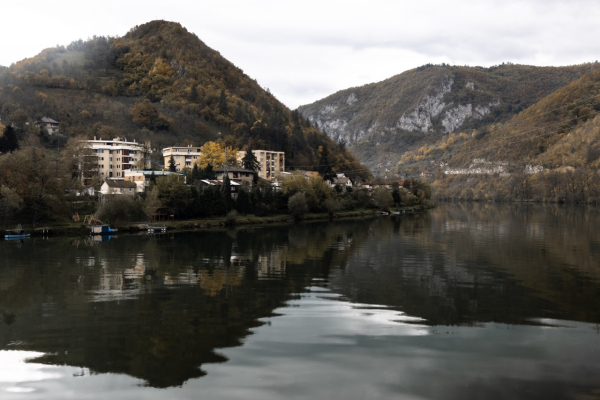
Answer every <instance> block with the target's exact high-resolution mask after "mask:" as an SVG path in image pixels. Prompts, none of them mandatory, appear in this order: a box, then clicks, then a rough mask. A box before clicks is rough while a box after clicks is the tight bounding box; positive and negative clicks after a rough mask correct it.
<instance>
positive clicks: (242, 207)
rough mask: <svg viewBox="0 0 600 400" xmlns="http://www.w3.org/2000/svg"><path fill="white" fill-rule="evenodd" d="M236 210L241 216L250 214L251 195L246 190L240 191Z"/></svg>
mask: <svg viewBox="0 0 600 400" xmlns="http://www.w3.org/2000/svg"><path fill="white" fill-rule="evenodd" d="M235 209H236V210H237V212H239V213H240V214H249V213H250V211H251V204H250V195H249V194H248V192H246V191H245V190H244V189H240V192H239V193H238V197H237V199H236V201H235Z"/></svg>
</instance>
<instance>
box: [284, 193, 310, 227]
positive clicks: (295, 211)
mask: <svg viewBox="0 0 600 400" xmlns="http://www.w3.org/2000/svg"><path fill="white" fill-rule="evenodd" d="M288 210H289V211H290V214H291V215H292V217H294V219H295V220H296V221H299V220H301V219H302V217H304V214H306V212H307V211H308V205H307V204H306V197H304V193H302V192H298V193H296V194H295V195H293V196H292V197H290V199H289V200H288Z"/></svg>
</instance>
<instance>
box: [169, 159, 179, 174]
mask: <svg viewBox="0 0 600 400" xmlns="http://www.w3.org/2000/svg"><path fill="white" fill-rule="evenodd" d="M169 171H171V172H177V167H176V166H175V159H174V158H173V156H172V155H171V158H169Z"/></svg>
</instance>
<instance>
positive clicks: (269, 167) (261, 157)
mask: <svg viewBox="0 0 600 400" xmlns="http://www.w3.org/2000/svg"><path fill="white" fill-rule="evenodd" d="M252 153H254V156H255V157H256V159H257V160H258V163H259V164H260V169H259V171H258V176H259V177H261V178H263V179H268V180H270V181H271V180H273V179H275V176H276V175H277V174H278V173H280V172H285V152H283V151H268V150H252ZM245 155H246V152H245V151H239V152H238V161H239V162H240V163H241V162H242V158H244V156H245Z"/></svg>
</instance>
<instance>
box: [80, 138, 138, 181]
mask: <svg viewBox="0 0 600 400" xmlns="http://www.w3.org/2000/svg"><path fill="white" fill-rule="evenodd" d="M84 143H85V144H86V146H87V147H88V148H90V149H91V150H92V156H93V157H96V158H97V162H98V176H100V178H104V179H106V178H123V177H124V176H125V171H127V170H129V169H136V168H140V167H141V168H142V169H143V168H150V158H149V157H146V154H144V153H147V152H149V148H150V146H149V145H143V144H141V143H137V142H135V141H133V142H128V141H126V140H125V138H114V139H112V140H103V139H102V138H100V139H98V140H97V139H96V138H95V137H94V139H93V140H85V141H84ZM144 158H147V160H146V165H143V163H144Z"/></svg>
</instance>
